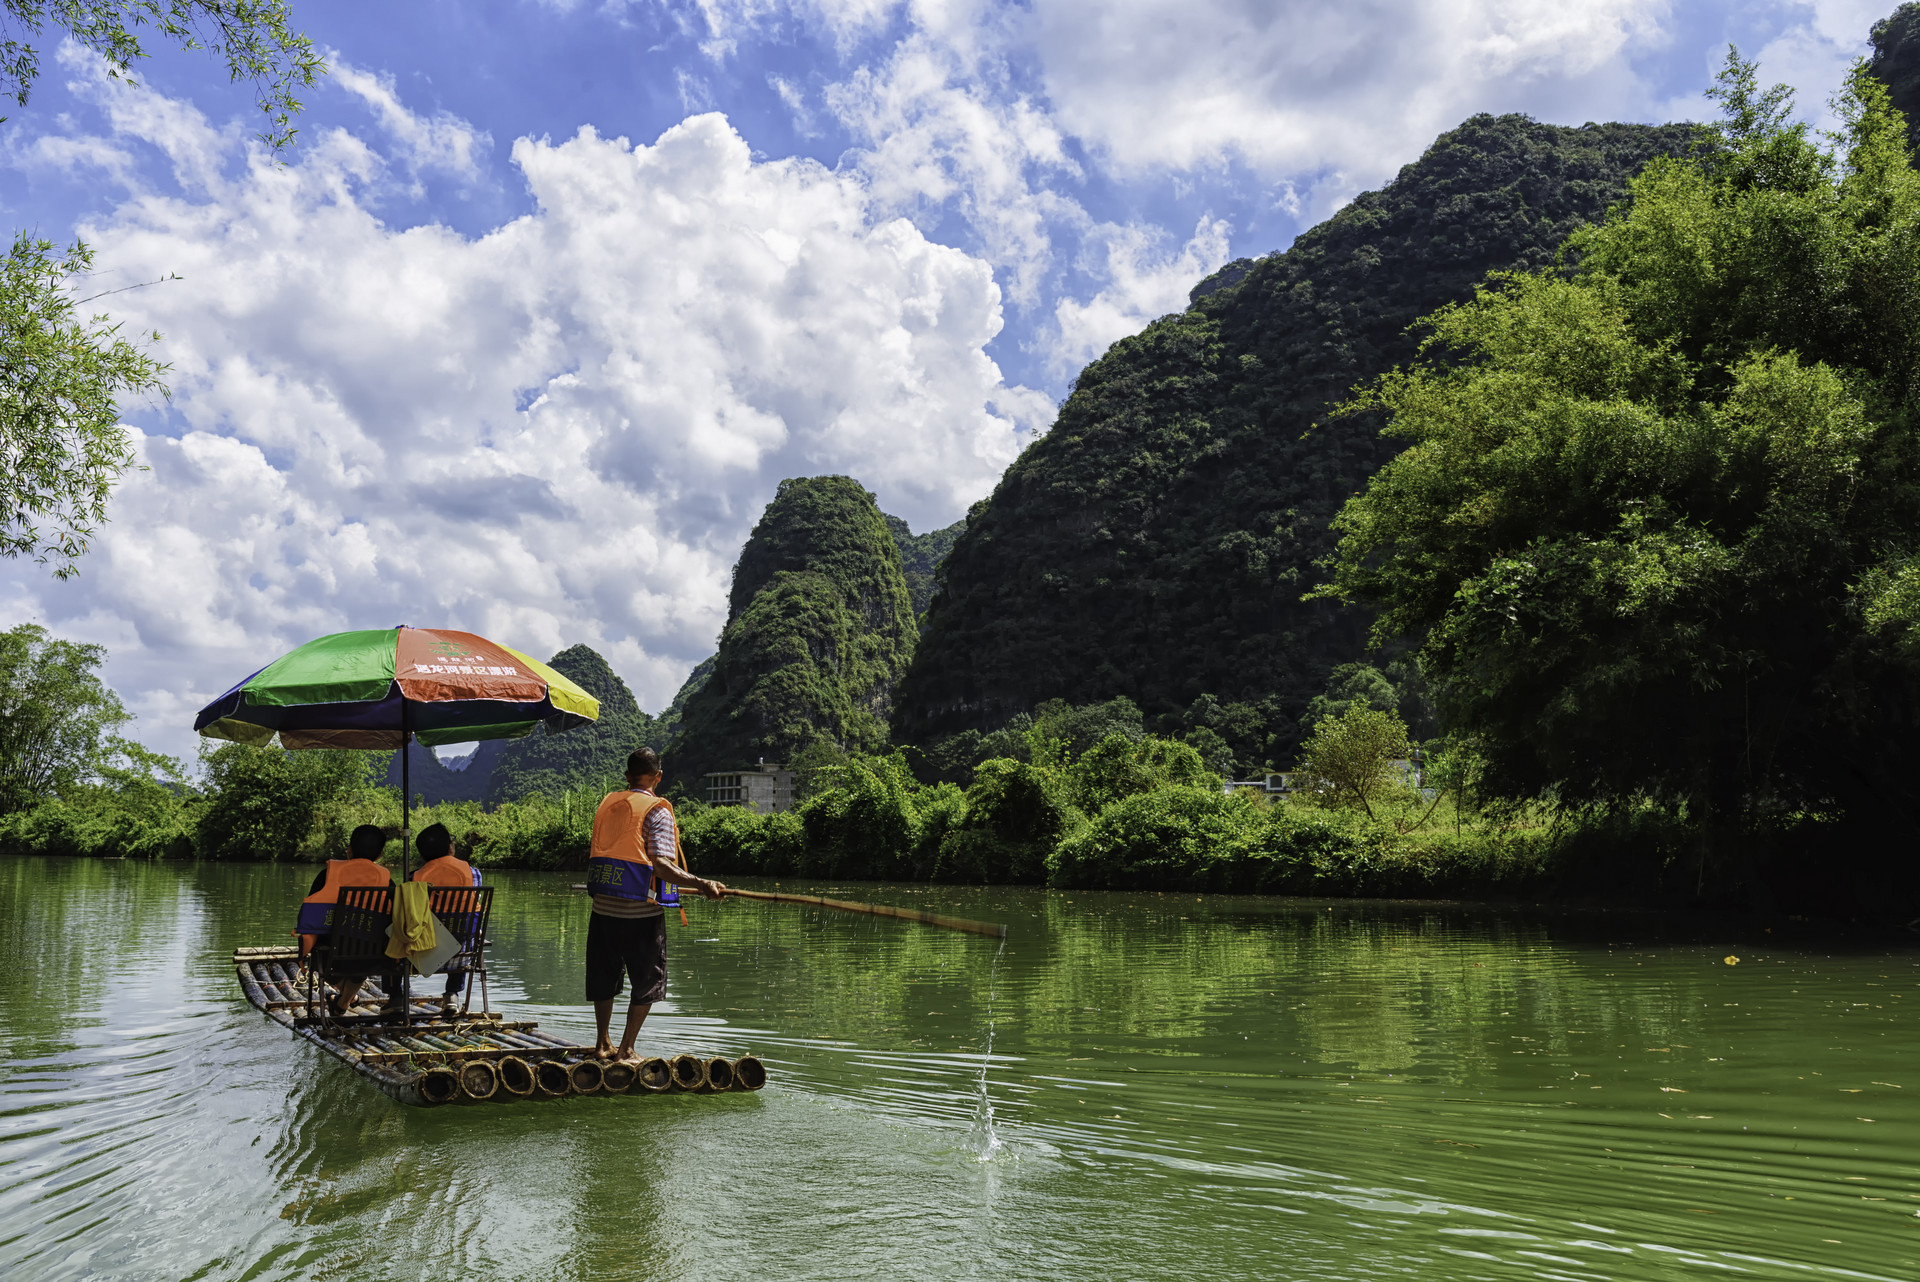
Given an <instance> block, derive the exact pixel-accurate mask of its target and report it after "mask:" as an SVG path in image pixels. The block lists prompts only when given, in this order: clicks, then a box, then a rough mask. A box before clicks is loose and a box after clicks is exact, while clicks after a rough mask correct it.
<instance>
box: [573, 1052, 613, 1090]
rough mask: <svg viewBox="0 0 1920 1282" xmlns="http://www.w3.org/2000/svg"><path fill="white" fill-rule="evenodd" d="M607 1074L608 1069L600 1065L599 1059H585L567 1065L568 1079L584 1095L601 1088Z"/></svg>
mask: <svg viewBox="0 0 1920 1282" xmlns="http://www.w3.org/2000/svg"><path fill="white" fill-rule="evenodd" d="M605 1076H606V1070H605V1069H603V1068H601V1067H600V1061H599V1060H597V1059H583V1060H578V1061H576V1062H575V1063H572V1064H569V1065H567V1080H568V1081H569V1082H571V1083H572V1084H573V1089H574V1090H575V1091H578V1092H579V1093H580V1094H582V1095H591V1094H593V1093H594V1092H595V1091H597V1090H599V1089H600V1087H601V1085H602V1084H603V1081H604V1079H605Z"/></svg>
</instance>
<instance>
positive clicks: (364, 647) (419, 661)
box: [193, 627, 600, 748]
mask: <svg viewBox="0 0 1920 1282" xmlns="http://www.w3.org/2000/svg"><path fill="white" fill-rule="evenodd" d="M599 717H600V703H599V700H597V699H595V698H594V697H593V696H592V695H590V694H588V693H587V692H586V691H585V690H582V689H581V688H580V687H579V686H577V685H575V684H574V683H573V682H571V681H569V680H567V678H566V677H564V676H562V675H561V674H560V673H558V672H555V671H554V670H553V669H552V668H550V667H548V666H547V665H546V664H544V663H541V662H540V661H539V660H537V659H533V658H530V657H529V656H527V655H525V654H522V653H521V652H520V651H518V650H516V649H514V648H513V647H512V646H505V645H501V644H500V643H499V642H497V641H489V640H487V639H486V638H485V637H481V636H475V635H474V634H473V633H471V632H455V631H452V630H451V629H448V628H409V627H398V628H382V629H379V630H377V631H366V632H335V633H333V634H331V635H329V636H324V637H320V638H318V639H316V640H313V641H309V642H307V643H306V644H305V645H303V646H301V647H300V648H299V649H297V650H294V651H291V652H290V653H288V654H284V655H282V656H281V657H280V658H278V659H275V660H274V661H273V662H272V663H269V664H268V665H267V666H266V667H264V668H262V669H260V671H258V672H256V673H254V674H253V675H252V676H250V677H248V678H247V679H246V680H245V681H242V682H241V683H240V684H239V685H236V686H234V687H233V688H232V689H231V690H229V691H227V692H226V693H225V694H223V695H221V696H220V697H219V698H218V699H215V700H214V701H213V702H212V703H209V704H208V705H207V706H206V707H204V708H202V709H201V710H200V715H199V716H198V717H196V718H195V719H194V722H193V728H194V729H195V730H198V731H199V732H200V733H201V734H202V735H204V736H206V737H207V738H209V739H231V740H233V741H235V742H237V743H248V744H256V745H260V744H266V743H268V742H270V741H271V740H272V738H273V736H274V735H275V734H278V735H279V736H280V743H281V746H283V747H287V748H399V747H401V746H403V745H404V744H405V743H406V742H407V737H408V735H409V734H411V735H412V736H413V738H415V739H418V740H419V741H420V742H421V743H423V744H426V745H428V746H429V747H432V746H434V745H437V744H443V743H465V742H467V741H469V740H474V739H517V738H519V737H520V736H522V735H526V734H531V733H533V731H534V730H536V729H538V728H539V727H541V726H545V727H546V728H547V730H548V731H549V732H554V731H561V730H571V729H573V728H574V727H576V726H583V725H586V724H588V723H589V722H592V721H597V720H599Z"/></svg>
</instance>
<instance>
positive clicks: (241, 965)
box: [233, 946, 767, 1107]
mask: <svg viewBox="0 0 1920 1282" xmlns="http://www.w3.org/2000/svg"><path fill="white" fill-rule="evenodd" d="M299 962H300V950H299V949H297V948H294V947H291V946H289V947H281V948H236V949H234V951H233V968H234V973H235V974H236V975H237V976H238V977H239V980H240V988H241V991H242V992H244V993H245V994H246V995H247V1000H248V1001H249V1002H252V1003H253V1005H254V1006H255V1008H257V1009H258V1010H259V1011H260V1012H261V1013H262V1014H264V1015H266V1017H267V1018H268V1019H271V1020H273V1021H274V1022H275V1023H277V1024H280V1025H282V1026H284V1027H286V1028H288V1029H290V1030H291V1031H292V1032H293V1034H294V1036H296V1037H300V1038H303V1039H305V1040H306V1041H309V1042H312V1043H313V1044H314V1045H315V1046H318V1047H319V1048H320V1049H321V1050H324V1051H325V1052H327V1054H329V1055H332V1056H333V1057H334V1058H335V1059H338V1060H340V1061H341V1062H343V1063H345V1064H346V1065H347V1066H348V1067H350V1068H352V1069H353V1071H354V1072H356V1073H359V1074H360V1075H361V1076H362V1077H364V1078H366V1079H367V1080H368V1081H370V1082H372V1083H373V1084H374V1085H376V1086H378V1087H379V1088H380V1089H381V1090H382V1091H385V1092H386V1093H387V1094H388V1095H389V1096H391V1097H392V1098H393V1099H396V1100H398V1101H399V1102H400V1103H402V1104H412V1105H415V1106H419V1107H433V1106H435V1105H439V1104H483V1103H486V1104H511V1103H514V1102H516V1101H518V1100H527V1099H560V1098H562V1097H564V1096H568V1095H658V1094H665V1093H667V1092H671V1091H695V1092H701V1093H707V1094H714V1093H719V1092H722V1091H757V1090H759V1089H760V1088H761V1087H762V1086H765V1085H766V1083H767V1070H766V1068H765V1066H763V1065H762V1064H761V1063H760V1061H759V1060H758V1059H755V1058H754V1057H753V1056H751V1055H743V1056H741V1057H740V1058H739V1059H724V1058H720V1057H715V1058H713V1059H701V1058H700V1057H699V1056H697V1055H676V1056H674V1057H673V1058H672V1059H662V1058H660V1057H658V1056H655V1057H651V1058H648V1059H644V1060H641V1061H640V1062H638V1063H632V1062H623V1061H611V1062H605V1063H603V1062H602V1061H601V1060H599V1059H596V1058H595V1057H594V1054H593V1047H591V1046H579V1045H575V1044H573V1043H570V1042H567V1041H563V1040H562V1039H560V1038H558V1037H555V1036H553V1035H552V1034H551V1033H543V1032H541V1031H540V1029H539V1026H538V1025H537V1024H534V1023H532V1022H509V1021H507V1020H505V1019H504V1018H503V1017H502V1016H500V1015H499V1014H498V1013H492V1012H489V1013H465V1014H462V1013H458V1012H455V1013H443V1012H442V1010H441V1008H440V1003H439V1001H438V1000H437V999H423V998H415V999H414V1000H413V1001H412V1002H411V1003H410V1005H411V1008H412V1009H411V1011H410V1012H409V1019H408V1020H407V1021H406V1022H405V1023H401V1022H398V1021H396V1020H395V1019H394V1017H393V1016H392V1015H390V1014H383V1013H382V1011H381V1009H380V1008H381V1007H382V1006H383V1005H385V1003H386V1001H387V996H386V994H385V993H384V992H382V991H381V988H380V981H379V980H377V979H375V980H370V981H368V982H367V984H365V985H364V986H363V987H362V988H361V990H360V996H359V1000H358V1001H356V1002H355V1004H354V1005H353V1006H352V1007H351V1008H349V1009H348V1011H347V1013H346V1014H345V1015H344V1016H334V1015H332V1014H330V1013H329V1012H328V1011H327V1010H326V1009H325V1002H326V1000H327V998H328V997H330V996H331V995H332V994H333V988H332V987H331V986H328V985H321V986H318V987H317V988H316V991H315V998H316V1000H314V1001H312V1002H309V1001H308V1000H307V992H306V985H305V984H304V983H303V982H302V981H301V980H300V978H299V976H298V973H297V971H298V967H299Z"/></svg>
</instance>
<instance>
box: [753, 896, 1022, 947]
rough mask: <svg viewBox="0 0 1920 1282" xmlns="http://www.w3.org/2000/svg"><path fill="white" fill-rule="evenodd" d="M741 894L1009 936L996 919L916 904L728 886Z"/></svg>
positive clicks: (1000, 936) (767, 899) (779, 902)
mask: <svg viewBox="0 0 1920 1282" xmlns="http://www.w3.org/2000/svg"><path fill="white" fill-rule="evenodd" d="M735 895H738V896H739V897H740V898H742V899H763V900H765V901H767V902H768V903H773V904H806V905H809V906H811V907H814V908H831V909H834V910H835V911H836V912H843V913H866V914H868V915H869V916H873V917H898V918H900V919H901V920H902V921H917V922H919V923H921V924H922V925H925V926H940V927H942V928H944V929H946V930H964V931H968V932H970V933H972V934H975V935H992V936H994V937H996V938H999V939H1005V938H1006V937H1007V928H1006V927H1005V926H1002V925H999V924H998V923H996V922H990V921H973V920H971V919H970V918H966V917H948V916H945V915H944V914H941V913H926V912H921V911H920V910H919V909H917V908H895V907H893V906H892V905H891V904H861V903H855V902H854V901H852V900H850V899H826V898H823V897H822V896H819V895H785V894H778V893H773V892H769V891H764V890H737V889H735V888H734V887H732V886H729V887H727V896H728V897H729V898H731V897H732V896H735Z"/></svg>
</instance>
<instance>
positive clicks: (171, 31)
mask: <svg viewBox="0 0 1920 1282" xmlns="http://www.w3.org/2000/svg"><path fill="white" fill-rule="evenodd" d="M292 19H293V12H292V10H291V8H290V7H289V6H288V4H287V0H0V98H11V99H12V100H13V101H14V102H15V103H17V104H19V105H20V106H23V107H24V106H26V104H27V97H28V95H29V93H30V92H31V91H32V89H33V82H34V81H35V80H36V79H37V78H38V77H39V74H40V44H41V42H42V40H43V39H44V38H45V37H46V36H47V35H49V34H55V35H60V36H65V37H68V38H71V39H72V40H73V41H74V42H75V43H77V44H79V45H80V47H81V48H83V49H87V50H90V51H92V52H93V53H97V54H99V55H100V56H101V57H102V58H104V59H106V62H107V68H108V71H109V73H110V74H112V75H114V76H117V77H120V78H123V79H131V78H132V76H133V66H134V64H135V63H136V62H138V61H139V60H140V59H142V58H145V57H147V49H146V46H145V45H144V44H142V43H141V35H142V33H143V31H146V30H151V31H152V32H153V34H155V35H158V36H160V37H163V38H164V39H165V40H166V41H168V42H170V43H172V44H175V45H178V46H179V47H180V48H182V49H203V50H205V51H207V52H208V53H211V54H213V55H214V56H215V57H217V58H219V59H220V60H221V61H223V62H225V63H226V64H227V75H228V77H229V78H230V79H231V80H232V81H234V82H235V83H236V84H237V83H239V82H240V81H242V80H246V81H251V82H252V83H253V85H254V87H255V91H256V101H257V102H258V104H259V106H260V110H261V112H262V113H263V114H264V115H265V116H266V118H267V128H266V132H265V133H263V134H262V135H261V138H262V140H263V141H265V142H266V144H267V145H268V146H269V147H271V148H274V149H276V150H278V149H279V148H282V147H285V146H286V145H288V144H289V143H291V142H292V141H293V136H294V134H295V132H296V130H295V129H294V127H293V118H294V117H295V116H297V115H298V114H300V99H299V97H298V95H299V93H300V91H301V90H303V89H310V88H312V87H313V83H314V81H315V80H316V79H318V78H319V77H320V76H321V75H323V74H324V73H325V72H326V64H325V63H324V62H322V61H321V58H320V55H319V54H318V53H316V52H314V48H313V42H312V41H311V40H309V39H307V37H306V36H304V35H302V34H301V33H299V32H296V31H295V30H294V29H293V27H292V25H291V24H292ZM50 29H51V30H50Z"/></svg>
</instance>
